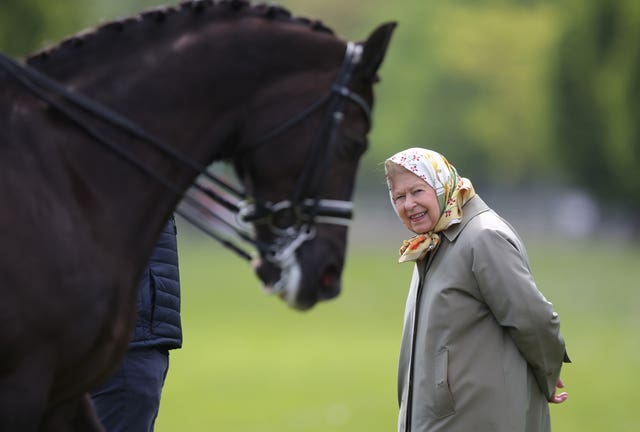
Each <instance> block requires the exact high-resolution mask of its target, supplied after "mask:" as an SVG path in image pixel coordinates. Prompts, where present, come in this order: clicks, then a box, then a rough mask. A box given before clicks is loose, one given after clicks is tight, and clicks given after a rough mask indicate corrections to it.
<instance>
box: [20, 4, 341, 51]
mask: <svg viewBox="0 0 640 432" xmlns="http://www.w3.org/2000/svg"><path fill="white" fill-rule="evenodd" d="M220 8H226V9H227V10H231V11H233V12H235V13H246V14H253V15H255V16H262V17H264V18H265V19H268V20H273V21H288V22H295V23H298V24H301V25H304V26H307V27H308V28H309V29H311V30H313V31H319V32H323V33H329V34H334V32H333V30H332V29H331V28H329V27H327V26H326V25H324V23H322V22H321V21H319V20H310V19H308V18H304V17H297V16H293V15H292V14H291V12H289V10H287V9H285V8H284V7H282V6H278V5H273V4H269V5H267V4H255V5H254V4H252V3H251V2H249V1H246V0H219V1H215V0H187V1H183V2H181V3H179V4H177V5H175V6H161V7H157V8H153V9H149V10H146V11H143V12H141V13H139V14H137V15H134V16H131V17H127V18H121V19H116V20H112V21H109V22H107V23H104V24H101V25H99V26H97V27H95V28H93V29H89V30H85V31H83V32H80V33H77V34H75V35H73V36H71V37H69V38H67V39H64V40H63V41H62V42H60V43H59V44H57V45H54V46H51V47H48V48H45V49H43V50H41V51H39V52H36V53H35V54H33V55H31V56H29V57H27V61H28V62H30V63H31V62H38V61H44V60H47V59H48V58H49V57H50V56H52V55H54V54H56V55H57V54H64V53H66V52H67V51H68V50H73V49H74V48H78V47H81V46H83V45H85V42H87V41H89V40H90V39H94V38H99V37H104V36H105V35H109V36H110V35H111V34H112V33H113V32H114V31H115V32H122V31H124V30H126V29H128V28H130V27H132V26H135V25H136V24H139V23H141V22H149V21H156V22H163V21H166V20H167V19H170V18H171V16H172V15H178V14H179V12H183V11H184V12H191V13H196V14H202V13H205V12H206V11H208V10H211V11H213V12H219V11H220ZM212 16H213V17H214V18H213V19H215V17H218V16H217V15H214V14H212ZM218 18H219V17H218Z"/></svg>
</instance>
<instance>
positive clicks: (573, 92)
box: [554, 0, 640, 221]
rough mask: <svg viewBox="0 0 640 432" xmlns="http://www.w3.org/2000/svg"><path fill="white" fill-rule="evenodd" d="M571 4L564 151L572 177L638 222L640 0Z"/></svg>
mask: <svg viewBox="0 0 640 432" xmlns="http://www.w3.org/2000/svg"><path fill="white" fill-rule="evenodd" d="M572 6H573V7H572V8H571V9H570V10H568V12H569V13H567V14H566V20H567V26H566V31H565V33H564V35H563V37H562V40H561V43H560V44H559V49H558V53H557V64H556V69H555V80H554V95H555V116H554V118H555V131H556V132H557V136H556V138H557V149H558V153H559V155H560V157H561V160H562V162H563V164H564V165H565V166H566V167H567V171H568V175H569V176H570V178H571V179H573V180H574V181H577V182H579V183H580V184H582V185H585V186H586V187H588V188H589V189H590V190H591V191H592V192H593V193H594V194H595V195H596V196H598V197H599V198H600V199H601V200H602V201H603V202H604V203H605V204H609V205H610V204H615V205H616V206H623V207H626V208H627V209H629V208H631V209H633V211H634V213H635V215H636V217H637V218H638V217H639V216H640V122H639V121H638V120H639V119H640V2H638V1H636V0H618V1H610V0H593V1H590V2H582V1H574V2H573V3H572ZM638 221H640V218H639V219H638Z"/></svg>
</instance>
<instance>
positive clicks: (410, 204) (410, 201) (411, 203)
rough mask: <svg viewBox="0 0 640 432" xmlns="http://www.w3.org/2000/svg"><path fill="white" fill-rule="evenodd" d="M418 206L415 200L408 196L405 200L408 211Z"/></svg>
mask: <svg viewBox="0 0 640 432" xmlns="http://www.w3.org/2000/svg"><path fill="white" fill-rule="evenodd" d="M415 205H416V202H415V200H414V199H413V197H411V196H409V195H407V197H406V198H405V199H404V208H406V209H411V208H413V207H414V206H415Z"/></svg>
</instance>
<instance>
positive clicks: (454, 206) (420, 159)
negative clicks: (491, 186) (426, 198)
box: [384, 147, 476, 262]
mask: <svg viewBox="0 0 640 432" xmlns="http://www.w3.org/2000/svg"><path fill="white" fill-rule="evenodd" d="M391 163H393V164H397V165H400V166H401V167H403V168H404V169H406V170H408V171H410V172H412V173H414V174H415V175H417V176H418V177H420V178H421V179H422V180H424V181H425V182H426V183H427V184H428V185H429V186H431V187H432V188H433V189H435V191H436V195H437V198H438V204H439V205H440V218H439V219H438V222H437V223H436V226H435V227H434V228H433V230H432V231H429V232H428V233H424V234H418V235H416V236H414V237H412V238H411V239H409V240H404V241H403V242H402V247H401V248H400V259H399V260H398V262H406V261H415V260H417V259H422V258H423V257H424V256H425V255H426V254H427V252H429V251H431V250H433V249H434V248H435V247H436V246H437V245H438V244H439V243H440V236H439V235H438V234H437V233H438V232H440V231H443V230H445V229H447V228H449V227H450V226H452V225H454V224H457V223H460V221H461V220H462V206H464V204H465V203H466V202H467V201H468V200H469V199H471V197H473V196H474V195H475V194H476V193H475V190H474V189H473V185H472V184H471V181H470V180H469V179H467V178H464V177H460V176H458V172H457V171H456V169H455V167H454V166H453V165H451V164H450V163H449V161H447V159H446V158H445V157H444V156H442V155H441V154H440V153H437V152H435V151H432V150H427V149H423V148H417V147H414V148H410V149H407V150H404V151H401V152H400V153H396V154H395V155H393V156H391V157H390V158H389V159H387V160H386V161H385V163H384V165H385V172H386V178H387V186H388V187H389V198H390V199H391V205H392V206H393V209H394V210H396V207H395V205H394V204H393V196H392V195H391V178H390V176H389V164H391ZM396 212H397V210H396Z"/></svg>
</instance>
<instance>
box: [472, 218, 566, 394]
mask: <svg viewBox="0 0 640 432" xmlns="http://www.w3.org/2000/svg"><path fill="white" fill-rule="evenodd" d="M472 259H473V264H472V270H473V273H474V276H475V278H476V281H477V283H478V287H479V290H480V293H481V295H482V296H483V298H484V300H485V302H486V304H487V306H488V307H489V309H490V310H491V312H492V313H493V315H494V316H495V318H496V320H497V322H498V323H499V324H500V325H501V326H502V327H504V328H505V329H506V330H507V332H508V333H509V335H510V336H511V338H512V339H513V341H514V342H515V344H516V346H517V347H518V349H519V351H520V352H521V353H522V355H523V357H524V358H525V359H526V361H527V363H528V364H529V366H530V367H531V370H532V371H533V374H534V376H535V378H536V381H537V383H538V385H539V387H540V390H541V391H542V393H543V394H544V395H545V397H546V398H547V399H550V398H551V396H552V394H553V392H554V391H555V386H556V382H557V380H558V378H559V376H560V370H561V368H562V362H563V359H564V358H565V344H564V340H563V338H562V336H561V334H560V319H559V317H558V314H557V313H556V312H554V310H553V305H552V304H551V303H550V302H549V301H548V300H547V299H546V298H545V297H544V296H543V295H542V293H541V292H540V291H539V290H538V288H537V286H536V284H535V282H534V280H533V276H532V274H531V270H530V267H529V263H528V258H527V254H526V251H525V249H524V246H523V244H522V242H521V241H520V240H519V238H518V237H517V235H516V234H515V233H513V232H511V231H510V230H508V229H504V230H495V229H485V230H481V231H480V233H479V235H478V238H477V239H475V241H474V246H473V257H472Z"/></svg>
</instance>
